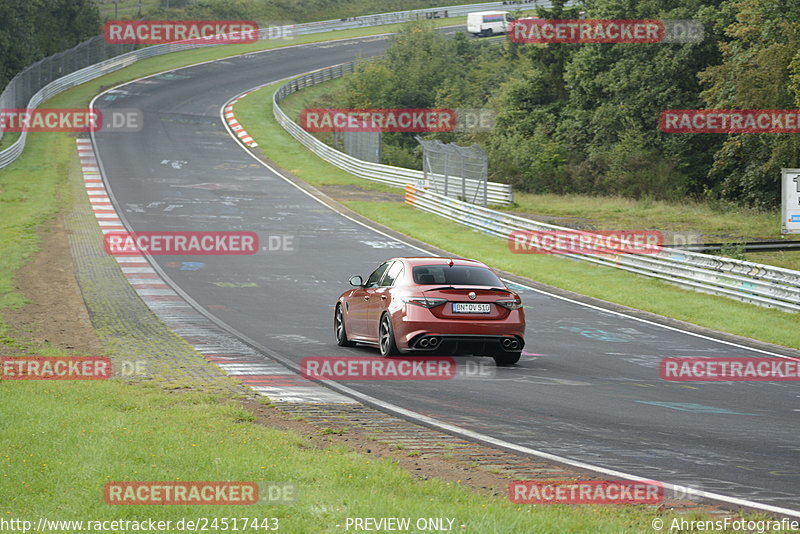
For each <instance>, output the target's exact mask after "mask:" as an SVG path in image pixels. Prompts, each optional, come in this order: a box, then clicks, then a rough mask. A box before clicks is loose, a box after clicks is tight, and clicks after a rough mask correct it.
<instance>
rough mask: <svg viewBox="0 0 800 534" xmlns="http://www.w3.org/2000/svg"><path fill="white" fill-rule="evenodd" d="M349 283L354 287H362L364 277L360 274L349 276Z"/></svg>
mask: <svg viewBox="0 0 800 534" xmlns="http://www.w3.org/2000/svg"><path fill="white" fill-rule="evenodd" d="M350 285H351V286H356V287H363V286H364V279H363V278H361V277H360V276H353V277H351V278H350Z"/></svg>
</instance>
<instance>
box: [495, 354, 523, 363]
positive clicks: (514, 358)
mask: <svg viewBox="0 0 800 534" xmlns="http://www.w3.org/2000/svg"><path fill="white" fill-rule="evenodd" d="M521 354H522V353H521V352H507V353H504V354H494V355H492V358H494V363H496V364H497V365H514V364H515V363H517V362H518V361H519V357H520V355H521Z"/></svg>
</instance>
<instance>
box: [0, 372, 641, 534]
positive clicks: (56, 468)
mask: <svg viewBox="0 0 800 534" xmlns="http://www.w3.org/2000/svg"><path fill="white" fill-rule="evenodd" d="M0 398H2V399H3V401H2V405H3V417H2V418H0V433H2V443H3V446H2V452H1V453H0V495H3V499H2V502H0V518H3V519H6V520H8V519H12V518H20V519H28V520H33V521H36V520H37V518H39V517H47V518H49V519H76V520H77V519H84V520H87V519H91V520H111V519H128V520H133V519H144V518H148V517H151V518H154V519H157V520H172V521H177V520H179V519H180V518H182V517H193V518H194V517H204V516H205V517H210V518H215V517H216V518H222V517H260V518H265V517H276V518H278V519H279V520H280V527H281V528H280V531H281V532H290V533H294V532H296V533H307V532H315V533H316V532H341V531H343V528H336V525H337V524H343V522H344V520H345V518H347V517H386V516H391V517H412V518H419V517H450V518H456V520H457V523H456V525H457V529H456V531H465V532H509V533H511V532H587V533H589V532H641V531H643V530H644V529H645V528H646V526H647V525H648V524H649V523H650V521H651V520H652V518H653V517H654V516H655V511H654V510H653V509H646V508H642V507H605V508H603V507H592V508H585V507H584V508H581V511H580V512H576V511H575V510H573V509H570V508H568V507H563V506H550V507H548V506H544V507H532V506H521V505H514V504H512V503H509V502H506V500H505V499H503V498H502V497H496V498H488V497H482V496H478V495H476V494H474V493H472V492H470V491H468V490H465V489H464V488H462V487H460V486H458V485H456V484H453V483H445V482H441V481H437V480H428V481H424V482H423V481H417V480H414V479H412V477H411V476H410V474H409V473H407V472H405V471H403V470H402V469H400V468H399V467H397V466H396V465H395V464H394V463H393V462H391V461H390V460H371V459H368V458H366V457H364V456H362V455H359V454H357V453H354V452H352V451H350V450H347V449H346V448H344V447H339V446H334V447H330V448H327V449H315V448H312V447H309V446H308V444H307V442H308V440H306V439H303V437H302V436H300V435H297V434H294V433H289V432H283V431H277V430H274V429H270V428H266V427H264V426H260V425H257V424H253V423H251V422H250V419H252V414H250V413H249V412H246V411H243V410H242V409H241V408H240V407H238V406H237V405H235V404H231V403H229V402H226V401H225V400H224V399H222V398H220V397H215V396H211V395H203V394H199V393H182V394H167V393H165V392H163V391H162V390H160V389H159V388H156V387H148V386H144V385H139V386H132V385H127V384H125V383H122V382H118V381H109V382H93V383H53V382H24V383H20V382H14V383H11V382H8V381H2V382H0ZM110 481H116V482H120V481H237V482H256V483H258V482H265V481H270V482H279V483H291V484H294V485H295V487H296V488H297V496H298V498H297V501H296V502H294V503H292V504H289V505H263V504H259V505H251V506H109V505H107V504H105V502H104V500H103V492H102V488H103V486H104V485H105V484H106V483H107V482H110ZM461 524H464V525H466V529H461V528H460V525H461ZM251 532H254V531H253V530H251Z"/></svg>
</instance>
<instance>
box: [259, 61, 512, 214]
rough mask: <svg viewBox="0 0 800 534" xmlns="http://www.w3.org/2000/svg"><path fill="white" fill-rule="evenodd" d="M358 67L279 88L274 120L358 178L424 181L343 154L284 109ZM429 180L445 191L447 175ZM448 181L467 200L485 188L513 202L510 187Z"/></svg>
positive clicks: (494, 199) (493, 198) (497, 200)
mask: <svg viewBox="0 0 800 534" xmlns="http://www.w3.org/2000/svg"><path fill="white" fill-rule="evenodd" d="M355 65H356V62H355V61H353V62H350V63H343V64H341V65H334V66H333V67H328V68H325V69H321V70H317V71H314V72H310V73H308V74H305V75H303V76H300V77H299V78H296V79H294V80H291V81H289V82H287V83H285V84H283V85H282V86H280V87H279V88H278V90H277V91H275V94H274V95H273V97H272V100H273V106H272V108H273V113H274V114H275V119H276V120H277V121H278V123H279V124H280V125H281V126H283V128H284V129H285V130H286V131H287V132H289V134H291V136H292V137H294V138H295V139H297V140H298V141H299V142H300V143H302V144H303V146H305V147H306V148H308V149H309V150H311V151H312V152H313V153H314V154H316V155H317V156H319V157H321V158H322V159H324V160H325V161H327V162H328V163H331V164H332V165H335V166H337V167H339V168H340V169H342V170H344V171H347V172H349V173H350V174H353V175H355V176H358V177H359V178H364V179H365V180H372V181H374V182H380V183H384V184H388V185H392V186H395V187H405V186H406V185H407V184H414V183H417V182H418V181H420V180H423V179H424V178H425V175H424V173H423V172H422V171H418V170H414V169H406V168H403V167H392V166H391V165H383V164H381V163H372V162H369V161H364V160H360V159H357V158H354V157H352V156H350V155H348V154H345V153H344V152H340V151H338V150H336V149H335V148H333V147H331V146H329V145H327V144H325V143H323V142H322V141H320V140H319V139H317V138H316V137H314V136H313V135H311V134H310V133H308V132H307V131H305V130H304V129H303V128H301V127H300V125H299V124H297V123H296V122H294V121H293V120H292V119H290V118H289V116H288V115H286V113H284V112H283V110H282V109H281V107H280V102H281V101H282V100H283V99H284V98H286V97H287V96H288V95H290V94H292V93H294V92H296V91H299V90H301V89H304V88H306V87H311V86H314V85H317V84H320V83H323V82H327V81H330V80H334V79H336V78H339V77H341V76H344V75H345V74H350V73H352V72H353V71H354V69H355ZM428 178H429V180H430V181H431V182H433V183H434V185H436V186H438V187H439V189H442V190H444V183H445V177H444V176H442V175H437V174H428ZM447 181H448V185H449V187H450V190H451V191H460V192H461V193H462V194H466V198H476V197H477V196H480V197H483V187H484V185H485V186H486V197H487V200H488V201H489V202H490V203H491V204H511V203H512V202H513V200H514V197H513V193H512V190H511V186H510V185H508V184H501V183H497V182H488V183H487V182H483V181H480V180H470V179H468V178H467V179H462V178H458V177H452V176H450V177H448V178H447Z"/></svg>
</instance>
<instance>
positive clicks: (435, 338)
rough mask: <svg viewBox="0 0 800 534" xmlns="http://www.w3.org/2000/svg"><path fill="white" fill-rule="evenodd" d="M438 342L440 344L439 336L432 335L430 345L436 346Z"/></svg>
mask: <svg viewBox="0 0 800 534" xmlns="http://www.w3.org/2000/svg"><path fill="white" fill-rule="evenodd" d="M438 344H439V338H438V337H432V338H431V341H430V346H431V347H435V346H436V345H438Z"/></svg>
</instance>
